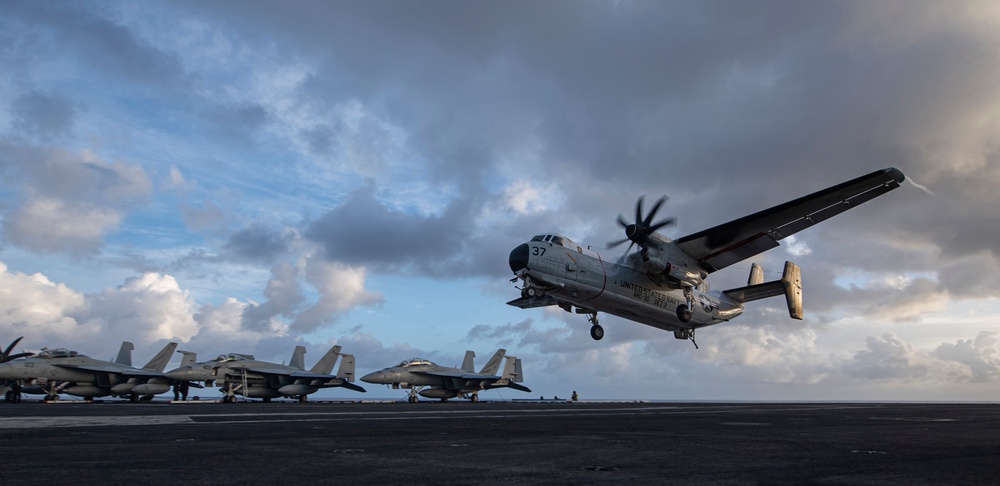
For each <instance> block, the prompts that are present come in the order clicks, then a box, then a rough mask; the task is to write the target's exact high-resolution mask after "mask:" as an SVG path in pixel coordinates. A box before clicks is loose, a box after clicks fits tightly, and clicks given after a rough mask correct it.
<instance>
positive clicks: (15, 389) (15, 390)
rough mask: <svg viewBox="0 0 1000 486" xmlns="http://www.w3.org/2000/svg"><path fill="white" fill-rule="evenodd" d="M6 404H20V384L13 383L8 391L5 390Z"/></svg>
mask: <svg viewBox="0 0 1000 486" xmlns="http://www.w3.org/2000/svg"><path fill="white" fill-rule="evenodd" d="M4 399H5V400H6V401H7V403H21V384H20V383H14V384H13V385H11V386H10V390H7V394H6V395H5V396H4Z"/></svg>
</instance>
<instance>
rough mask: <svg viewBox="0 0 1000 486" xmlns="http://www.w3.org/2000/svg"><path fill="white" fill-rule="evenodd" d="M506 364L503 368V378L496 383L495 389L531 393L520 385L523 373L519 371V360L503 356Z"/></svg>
mask: <svg viewBox="0 0 1000 486" xmlns="http://www.w3.org/2000/svg"><path fill="white" fill-rule="evenodd" d="M504 358H505V359H506V362H505V363H504V367H503V376H502V377H501V379H500V381H498V382H497V383H496V386H497V387H507V388H513V389H515V390H518V391H523V392H528V393H530V392H531V389H530V388H528V387H526V386H524V385H521V384H520V383H521V382H523V381H524V371H522V370H521V358H515V357H513V356H505V357H504Z"/></svg>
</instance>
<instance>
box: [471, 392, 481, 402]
mask: <svg viewBox="0 0 1000 486" xmlns="http://www.w3.org/2000/svg"><path fill="white" fill-rule="evenodd" d="M469 400H472V403H476V402H478V401H479V394H478V393H473V394H472V396H471V397H469Z"/></svg>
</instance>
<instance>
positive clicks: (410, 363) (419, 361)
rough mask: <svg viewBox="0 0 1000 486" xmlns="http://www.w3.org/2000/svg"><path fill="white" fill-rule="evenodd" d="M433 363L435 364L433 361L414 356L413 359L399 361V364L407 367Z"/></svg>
mask: <svg viewBox="0 0 1000 486" xmlns="http://www.w3.org/2000/svg"><path fill="white" fill-rule="evenodd" d="M432 364H434V363H431V362H430V361H427V360H426V359H420V358H413V359H411V360H409V361H403V362H401V363H399V365H398V366H400V367H403V368H406V367H407V366H419V365H432Z"/></svg>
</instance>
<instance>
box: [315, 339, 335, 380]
mask: <svg viewBox="0 0 1000 486" xmlns="http://www.w3.org/2000/svg"><path fill="white" fill-rule="evenodd" d="M338 356H340V346H339V345H338V346H334V347H332V348H330V350H329V351H327V352H326V354H324V355H323V357H322V358H320V359H319V361H317V362H316V364H315V365H313V367H312V369H311V370H309V371H311V372H313V373H323V374H324V375H329V374H330V372H331V371H333V365H334V364H336V363H337V357H338Z"/></svg>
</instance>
